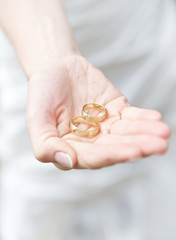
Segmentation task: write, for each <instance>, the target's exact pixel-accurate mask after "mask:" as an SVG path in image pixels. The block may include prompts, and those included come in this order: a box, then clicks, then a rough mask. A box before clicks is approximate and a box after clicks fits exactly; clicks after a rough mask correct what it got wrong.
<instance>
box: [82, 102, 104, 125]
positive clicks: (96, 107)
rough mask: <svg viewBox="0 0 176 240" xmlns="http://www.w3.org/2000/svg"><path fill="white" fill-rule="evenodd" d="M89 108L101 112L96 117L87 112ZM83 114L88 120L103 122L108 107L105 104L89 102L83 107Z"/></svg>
mask: <svg viewBox="0 0 176 240" xmlns="http://www.w3.org/2000/svg"><path fill="white" fill-rule="evenodd" d="M88 109H94V110H97V111H99V112H100V114H99V115H98V116H96V117H93V116H91V115H89V114H88V113H86V110H88ZM82 115H83V116H84V118H85V119H86V120H87V121H90V122H96V123H99V122H102V121H103V120H104V119H105V118H106V116H107V109H106V108H105V107H104V106H102V105H100V104H97V103H87V104H85V105H84V106H83V108H82Z"/></svg>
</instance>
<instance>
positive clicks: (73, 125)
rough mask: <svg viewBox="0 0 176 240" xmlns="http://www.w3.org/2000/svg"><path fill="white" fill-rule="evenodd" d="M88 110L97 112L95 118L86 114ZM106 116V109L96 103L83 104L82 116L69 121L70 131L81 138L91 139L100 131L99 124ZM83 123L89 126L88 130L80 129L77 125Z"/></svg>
mask: <svg viewBox="0 0 176 240" xmlns="http://www.w3.org/2000/svg"><path fill="white" fill-rule="evenodd" d="M89 110H96V111H98V112H99V114H98V115H97V116H93V115H90V114H88V113H87V111H89ZM106 116H107V109H106V108H105V107H104V106H102V105H100V104H97V103H88V104H85V105H84V106H83V108H82V116H79V117H75V118H72V120H71V121H70V129H71V131H72V132H73V133H74V134H76V135H78V136H81V137H93V136H95V135H97V134H98V133H99V131H100V125H99V123H100V122H102V121H103V120H104V119H105V118H106ZM80 123H84V124H87V125H89V126H90V127H91V128H90V129H86V130H85V129H82V128H79V127H78V126H77V125H79V124H80Z"/></svg>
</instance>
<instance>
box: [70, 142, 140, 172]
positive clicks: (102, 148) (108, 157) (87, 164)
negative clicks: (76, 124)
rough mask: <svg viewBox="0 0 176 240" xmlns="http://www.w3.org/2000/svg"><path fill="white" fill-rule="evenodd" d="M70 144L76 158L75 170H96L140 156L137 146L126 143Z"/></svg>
mask: <svg viewBox="0 0 176 240" xmlns="http://www.w3.org/2000/svg"><path fill="white" fill-rule="evenodd" d="M70 144H71V145H72V146H73V147H74V149H75V151H76V154H77V156H78V162H77V168H88V169H97V168H102V167H105V166H110V165H114V164H116V163H120V162H125V161H132V160H135V159H138V158H140V157H141V156H142V155H141V151H140V149H139V148H138V147H137V146H135V145H132V144H128V143H119V144H116V143H115V144H111V143H110V144H106V143H104V144H91V143H83V142H73V141H71V142H70Z"/></svg>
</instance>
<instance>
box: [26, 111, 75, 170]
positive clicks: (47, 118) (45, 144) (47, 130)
mask: <svg viewBox="0 0 176 240" xmlns="http://www.w3.org/2000/svg"><path fill="white" fill-rule="evenodd" d="M29 112H30V111H27V128H28V132H29V136H30V139H31V143H32V148H33V152H34V156H35V157H36V159H38V160H39V161H41V162H45V163H46V162H52V163H55V164H57V167H58V168H60V169H62V170H68V169H71V168H74V166H75V165H76V154H75V151H74V149H73V148H72V147H71V146H70V145H69V144H68V143H67V142H66V141H65V140H63V139H62V138H59V136H58V131H57V128H56V121H55V120H54V115H52V113H50V114H49V113H48V112H46V111H43V112H42V113H40V114H33V113H29Z"/></svg>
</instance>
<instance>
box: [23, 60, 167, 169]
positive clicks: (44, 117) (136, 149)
mask: <svg viewBox="0 0 176 240" xmlns="http://www.w3.org/2000/svg"><path fill="white" fill-rule="evenodd" d="M90 102H95V103H98V104H101V105H104V106H105V107H106V108H107V111H108V116H107V118H106V119H105V120H104V121H103V122H102V123H101V125H100V126H101V127H100V133H99V134H98V135H97V136H95V137H92V138H84V137H79V136H76V135H75V134H74V133H72V132H70V128H69V122H70V120H71V119H72V118H73V117H76V116H80V115H81V110H82V106H83V105H84V104H86V103H90ZM27 127H28V131H29V135H30V138H31V142H32V147H33V151H34V155H35V157H36V158H37V159H38V160H40V161H42V162H53V163H55V164H56V163H57V161H56V160H55V158H54V156H55V154H56V153H58V152H62V153H66V154H68V155H69V156H70V157H71V159H72V161H73V168H90V169H95V168H101V167H104V166H108V165H113V164H116V163H118V162H123V161H130V160H134V159H138V158H140V157H142V156H149V155H151V154H162V153H164V152H165V151H166V150H167V138H168V137H169V134H170V132H169V128H168V126H167V125H166V124H164V123H163V122H162V121H161V115H160V113H158V112H156V111H153V110H145V109H140V108H135V107H131V106H130V105H129V103H128V101H127V99H126V98H125V96H124V95H123V94H122V93H121V92H120V91H119V90H118V89H117V88H116V87H115V86H113V85H112V83H111V82H110V81H109V80H108V79H106V77H105V76H104V75H103V74H102V72H101V71H99V70H97V69H96V68H95V67H93V66H92V65H91V64H90V63H89V62H87V61H86V60H85V59H84V58H83V57H80V56H72V57H68V58H66V59H65V60H64V61H63V62H62V63H61V64H60V65H59V66H57V67H53V68H51V69H50V70H48V71H46V72H45V73H40V74H38V75H35V76H33V77H32V78H31V79H30V81H29V88H28V104H27ZM56 165H57V164H56ZM57 166H59V168H61V169H69V167H68V166H67V165H64V162H62V164H58V165H57Z"/></svg>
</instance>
